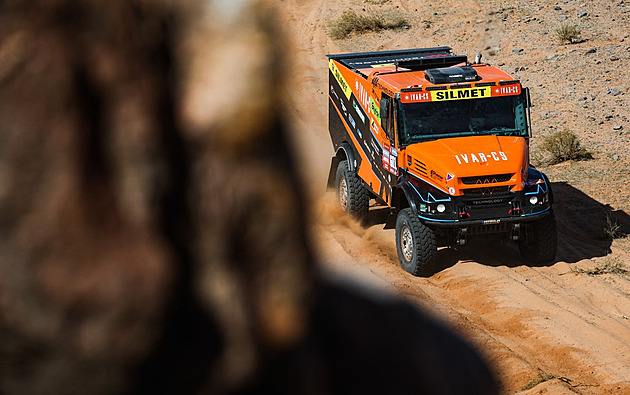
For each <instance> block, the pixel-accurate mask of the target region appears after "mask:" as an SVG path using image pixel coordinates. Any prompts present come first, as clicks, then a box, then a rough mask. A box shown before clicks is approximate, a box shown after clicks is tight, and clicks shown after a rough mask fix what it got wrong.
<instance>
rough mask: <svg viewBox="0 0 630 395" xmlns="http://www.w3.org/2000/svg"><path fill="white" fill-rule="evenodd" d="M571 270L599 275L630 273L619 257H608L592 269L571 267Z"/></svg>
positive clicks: (623, 274) (626, 274)
mask: <svg viewBox="0 0 630 395" xmlns="http://www.w3.org/2000/svg"><path fill="white" fill-rule="evenodd" d="M571 271H572V272H573V273H575V274H587V275H589V276H598V275H602V274H616V275H618V276H628V275H630V272H628V269H627V267H626V266H625V265H624V264H623V263H621V261H619V259H618V258H607V259H606V260H605V261H604V262H603V263H601V264H598V265H596V266H595V267H593V268H590V269H582V268H579V267H578V268H574V267H571Z"/></svg>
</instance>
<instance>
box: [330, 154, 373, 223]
mask: <svg viewBox="0 0 630 395" xmlns="http://www.w3.org/2000/svg"><path fill="white" fill-rule="evenodd" d="M335 186H336V190H337V200H338V201H339V204H340V205H341V208H342V209H343V210H344V211H345V212H346V213H348V214H350V215H352V216H353V217H355V218H357V219H363V218H365V217H366V216H367V213H368V209H369V205H370V197H369V196H368V191H367V189H365V187H364V186H363V184H362V183H361V180H360V179H359V177H358V176H357V175H356V174H354V173H353V172H351V171H350V169H349V167H348V161H347V160H342V161H341V162H339V166H337V177H336V180H335Z"/></svg>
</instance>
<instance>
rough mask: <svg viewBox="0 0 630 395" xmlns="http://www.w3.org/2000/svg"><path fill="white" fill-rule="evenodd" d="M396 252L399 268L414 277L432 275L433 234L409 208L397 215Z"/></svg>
mask: <svg viewBox="0 0 630 395" xmlns="http://www.w3.org/2000/svg"><path fill="white" fill-rule="evenodd" d="M396 250H397V252H398V261H399V262H400V266H402V268H403V269H405V270H406V271H408V272H409V273H411V274H413V275H414V276H427V275H431V274H433V270H434V268H435V260H436V259H435V256H436V254H437V245H436V242H435V233H434V232H433V230H432V229H431V228H429V227H428V226H426V225H424V224H423V223H422V222H420V219H419V218H418V216H417V215H415V214H414V213H413V211H412V210H411V209H410V208H405V209H403V210H401V211H400V212H399V213H398V218H397V219H396Z"/></svg>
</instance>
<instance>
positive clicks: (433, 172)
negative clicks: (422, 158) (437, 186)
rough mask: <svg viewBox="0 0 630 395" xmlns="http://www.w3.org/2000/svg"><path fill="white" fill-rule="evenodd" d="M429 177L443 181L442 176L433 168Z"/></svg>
mask: <svg viewBox="0 0 630 395" xmlns="http://www.w3.org/2000/svg"><path fill="white" fill-rule="evenodd" d="M431 178H433V179H436V180H438V181H444V177H442V176H441V175H439V174H438V173H436V172H435V171H434V170H431Z"/></svg>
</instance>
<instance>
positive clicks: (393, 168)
mask: <svg viewBox="0 0 630 395" xmlns="http://www.w3.org/2000/svg"><path fill="white" fill-rule="evenodd" d="M389 172H390V173H392V174H393V175H395V176H397V175H398V157H396V156H394V155H390V156H389Z"/></svg>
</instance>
